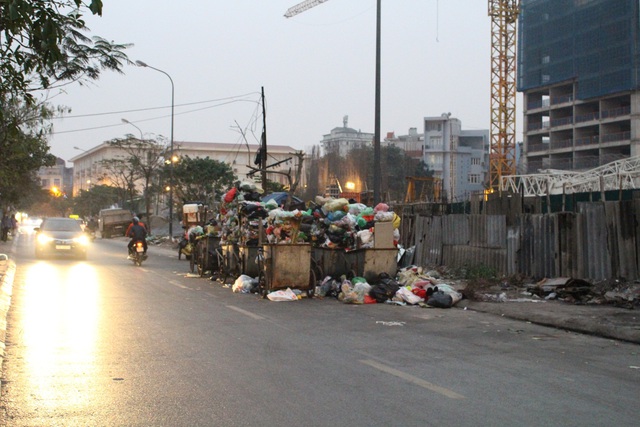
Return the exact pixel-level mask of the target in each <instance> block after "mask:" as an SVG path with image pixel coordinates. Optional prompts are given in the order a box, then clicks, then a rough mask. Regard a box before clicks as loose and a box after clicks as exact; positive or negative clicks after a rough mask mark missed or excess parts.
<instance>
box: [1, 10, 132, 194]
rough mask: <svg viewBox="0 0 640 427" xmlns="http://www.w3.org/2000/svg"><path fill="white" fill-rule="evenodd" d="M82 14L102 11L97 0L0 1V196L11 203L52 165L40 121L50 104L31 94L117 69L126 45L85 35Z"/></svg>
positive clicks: (45, 128)
mask: <svg viewBox="0 0 640 427" xmlns="http://www.w3.org/2000/svg"><path fill="white" fill-rule="evenodd" d="M83 11H88V12H89V13H91V14H94V15H101V14H102V0H37V1H35V0H0V153H2V156H1V158H0V193H1V195H0V198H1V200H2V203H4V204H10V203H13V204H15V203H17V201H18V200H19V199H20V197H21V195H23V194H26V192H25V188H24V186H25V185H30V184H29V183H30V182H31V181H34V180H35V175H34V174H35V171H37V170H38V169H39V168H40V167H42V166H53V165H54V164H55V157H54V156H52V155H51V154H49V147H48V145H47V142H46V135H47V133H48V132H49V131H50V126H49V125H46V122H47V120H48V119H50V118H51V115H52V114H53V109H52V108H51V107H50V106H49V105H48V104H47V102H46V100H45V101H42V100H41V101H39V102H36V99H35V97H34V95H33V93H34V92H35V91H38V90H42V89H52V88H55V87H59V86H61V85H63V84H69V83H73V82H78V83H80V84H82V83H84V82H87V81H89V80H96V79H98V77H99V75H100V73H101V72H102V71H104V70H111V71H117V72H122V68H123V66H124V65H125V64H127V63H130V61H129V60H128V58H127V56H126V55H125V54H124V50H125V49H126V48H127V47H129V46H130V45H127V44H115V43H112V42H108V41H106V40H104V39H102V38H100V37H93V38H90V37H89V36H88V35H87V33H88V32H89V29H88V28H87V27H86V25H85V22H84V20H83V19H82V13H83Z"/></svg>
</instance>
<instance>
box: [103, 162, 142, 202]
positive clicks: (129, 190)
mask: <svg viewBox="0 0 640 427" xmlns="http://www.w3.org/2000/svg"><path fill="white" fill-rule="evenodd" d="M100 164H101V165H102V168H103V170H104V172H103V174H102V176H101V177H100V179H102V180H105V181H107V182H109V183H110V185H111V186H112V187H114V188H115V191H116V194H117V195H118V200H119V202H120V205H121V206H122V207H124V206H125V203H126V201H127V200H129V204H130V206H133V199H134V198H135V196H136V191H135V180H136V176H135V174H134V173H133V171H132V170H131V169H129V168H127V161H126V160H125V159H117V158H113V159H104V160H102V161H100Z"/></svg>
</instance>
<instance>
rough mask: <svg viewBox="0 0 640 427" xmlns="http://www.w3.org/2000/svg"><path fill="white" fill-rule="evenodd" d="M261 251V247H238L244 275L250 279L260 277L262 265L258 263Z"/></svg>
mask: <svg viewBox="0 0 640 427" xmlns="http://www.w3.org/2000/svg"><path fill="white" fill-rule="evenodd" d="M259 249H260V247H259V246H247V245H240V246H238V251H239V252H238V253H239V256H240V264H241V265H242V269H241V272H242V274H245V275H247V276H250V277H258V276H259V275H260V264H259V263H258V262H256V258H257V257H258V252H259Z"/></svg>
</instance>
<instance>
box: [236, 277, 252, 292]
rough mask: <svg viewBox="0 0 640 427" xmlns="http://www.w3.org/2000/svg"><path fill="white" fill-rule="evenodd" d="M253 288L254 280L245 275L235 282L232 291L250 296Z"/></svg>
mask: <svg viewBox="0 0 640 427" xmlns="http://www.w3.org/2000/svg"><path fill="white" fill-rule="evenodd" d="M252 287H253V278H252V277H251V276H247V275H245V274H241V275H240V276H239V277H238V278H237V279H236V281H235V282H233V287H232V288H231V290H232V291H233V292H235V293H237V294H239V293H243V294H248V293H250V292H251V288H252Z"/></svg>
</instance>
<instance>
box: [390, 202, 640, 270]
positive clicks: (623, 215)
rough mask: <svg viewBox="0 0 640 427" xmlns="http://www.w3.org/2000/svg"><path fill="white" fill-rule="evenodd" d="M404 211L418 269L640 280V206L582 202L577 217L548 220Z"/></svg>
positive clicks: (404, 231) (407, 241) (406, 241)
mask: <svg viewBox="0 0 640 427" xmlns="http://www.w3.org/2000/svg"><path fill="white" fill-rule="evenodd" d="M394 209H396V212H398V210H397V209H399V207H395V208H394ZM400 211H401V212H402V223H401V224H402V225H401V230H400V235H401V239H402V240H401V243H402V244H403V246H404V247H411V246H415V251H414V259H413V264H416V265H421V266H440V265H445V266H448V267H452V268H458V267H472V266H486V267H489V268H492V269H494V270H495V271H496V273H498V274H500V275H504V276H510V275H514V274H520V275H523V276H526V277H532V278H534V279H541V278H544V277H575V278H581V279H585V280H592V281H597V280H604V279H609V278H621V279H625V280H636V279H638V278H639V276H640V274H639V265H638V264H639V263H638V253H639V252H640V251H639V241H640V239H639V236H640V230H639V224H638V219H637V218H638V217H640V200H635V199H634V200H623V201H604V202H600V201H599V202H580V203H577V206H576V210H575V212H555V213H545V214H531V213H522V212H516V213H514V212H513V211H511V212H508V213H506V214H488V213H480V214H442V212H441V209H436V210H435V211H434V209H433V207H427V206H426V205H425V206H417V205H413V206H410V207H409V206H404V207H402V208H400Z"/></svg>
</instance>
